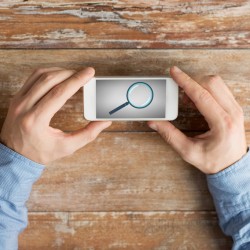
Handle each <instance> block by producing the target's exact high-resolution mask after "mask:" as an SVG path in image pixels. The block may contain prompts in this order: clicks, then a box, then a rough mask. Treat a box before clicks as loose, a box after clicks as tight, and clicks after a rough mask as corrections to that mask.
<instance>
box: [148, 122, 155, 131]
mask: <svg viewBox="0 0 250 250" xmlns="http://www.w3.org/2000/svg"><path fill="white" fill-rule="evenodd" d="M148 126H149V127H150V128H152V129H153V130H157V126H156V124H155V123H152V122H150V123H148Z"/></svg>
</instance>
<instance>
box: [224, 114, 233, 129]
mask: <svg viewBox="0 0 250 250" xmlns="http://www.w3.org/2000/svg"><path fill="white" fill-rule="evenodd" d="M223 124H224V127H225V128H226V130H232V129H233V128H234V121H233V119H232V118H231V117H230V116H229V115H228V114H226V115H224V117H223Z"/></svg>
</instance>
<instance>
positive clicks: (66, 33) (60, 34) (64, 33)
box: [11, 29, 86, 40]
mask: <svg viewBox="0 0 250 250" xmlns="http://www.w3.org/2000/svg"><path fill="white" fill-rule="evenodd" d="M35 38H40V39H48V40H59V39H65V38H73V39H78V38H82V39H85V38H86V35H85V34H84V31H82V30H74V29H59V30H55V31H50V32H46V33H45V34H39V35H34V34H30V33H28V34H18V35H12V36H11V39H14V40H25V39H26V40H29V39H32V40H33V39H35Z"/></svg>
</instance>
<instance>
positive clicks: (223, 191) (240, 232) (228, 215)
mask: <svg viewBox="0 0 250 250" xmlns="http://www.w3.org/2000/svg"><path fill="white" fill-rule="evenodd" d="M207 182H208V188H209V191H210V193H211V194H212V196H213V200H214V204H215V208H216V211H217V214H218V217H219V222H220V227H221V229H222V230H223V232H224V233H225V234H226V235H229V236H231V237H232V238H233V241H234V245H233V249H234V250H245V249H248V250H249V249H250V150H248V152H247V154H246V155H244V156H243V158H242V159H240V160H239V161H238V162H236V163H235V164H233V165H231V166H230V167H228V168H226V169H225V170H223V171H221V172H219V173H217V174H213V175H207Z"/></svg>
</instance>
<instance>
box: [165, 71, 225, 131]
mask: <svg viewBox="0 0 250 250" xmlns="http://www.w3.org/2000/svg"><path fill="white" fill-rule="evenodd" d="M170 73H171V76H172V77H173V79H174V80H175V82H176V83H177V84H178V85H179V86H180V87H181V88H183V90H184V91H185V93H186V94H187V95H188V96H189V98H190V99H191V100H192V101H193V102H194V104H195V106H196V107H197V109H198V110H199V111H200V112H201V114H202V115H203V116H204V117H205V119H206V121H207V122H208V125H209V127H210V128H211V127H212V126H214V127H218V126H221V125H222V124H223V123H222V120H223V118H224V117H225V116H226V114H227V113H226V112H225V111H224V109H223V108H222V107H221V106H220V105H219V104H218V103H217V102H216V101H215V99H214V98H213V97H212V96H211V94H210V93H209V92H208V91H207V90H206V89H204V88H203V87H202V86H200V85H199V84H198V83H197V82H195V81H194V80H193V79H192V78H190V77H189V76H188V75H187V74H186V73H184V72H183V71H181V70H180V69H179V68H177V67H173V68H171V70H170ZM211 111H212V112H211Z"/></svg>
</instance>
